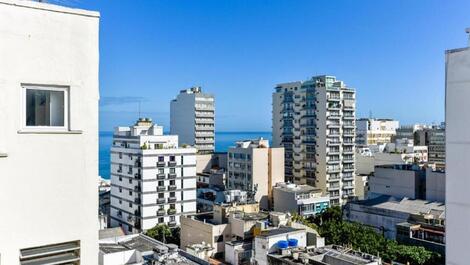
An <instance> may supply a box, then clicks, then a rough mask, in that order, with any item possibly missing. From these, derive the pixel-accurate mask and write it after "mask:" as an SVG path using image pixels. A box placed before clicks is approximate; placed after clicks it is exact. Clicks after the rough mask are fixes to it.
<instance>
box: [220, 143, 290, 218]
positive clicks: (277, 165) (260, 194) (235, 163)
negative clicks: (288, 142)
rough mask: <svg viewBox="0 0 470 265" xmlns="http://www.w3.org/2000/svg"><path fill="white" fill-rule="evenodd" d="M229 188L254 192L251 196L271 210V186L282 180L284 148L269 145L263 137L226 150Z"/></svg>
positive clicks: (264, 207)
mask: <svg viewBox="0 0 470 265" xmlns="http://www.w3.org/2000/svg"><path fill="white" fill-rule="evenodd" d="M227 170H228V171H227V186H228V188H229V189H240V190H246V191H250V192H252V191H256V193H255V197H254V199H255V200H256V201H258V202H259V203H260V207H261V208H263V209H270V207H271V206H272V201H273V196H272V195H273V187H274V186H276V183H278V182H283V181H284V148H282V147H278V148H270V147H269V141H268V140H266V139H262V138H261V139H258V140H247V141H240V142H237V145H236V146H235V147H231V148H229V149H228V167H227Z"/></svg>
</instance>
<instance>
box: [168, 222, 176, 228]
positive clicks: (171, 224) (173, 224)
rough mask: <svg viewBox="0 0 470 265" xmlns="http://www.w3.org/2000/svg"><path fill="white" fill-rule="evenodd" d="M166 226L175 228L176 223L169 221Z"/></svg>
mask: <svg viewBox="0 0 470 265" xmlns="http://www.w3.org/2000/svg"><path fill="white" fill-rule="evenodd" d="M168 226H169V227H175V226H176V221H169V222H168Z"/></svg>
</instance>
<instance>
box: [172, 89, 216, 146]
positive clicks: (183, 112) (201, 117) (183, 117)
mask: <svg viewBox="0 0 470 265" xmlns="http://www.w3.org/2000/svg"><path fill="white" fill-rule="evenodd" d="M170 133H171V134H174V135H178V137H179V142H180V144H181V145H182V144H188V145H193V146H195V147H196V149H197V150H198V153H199V154H207V153H213V152H214V149H215V144H214V143H215V140H214V139H215V101H214V96H213V95H211V94H207V93H203V92H202V90H201V88H200V87H192V88H190V89H185V90H181V91H180V93H179V94H178V96H177V97H176V99H174V100H172V101H171V104H170Z"/></svg>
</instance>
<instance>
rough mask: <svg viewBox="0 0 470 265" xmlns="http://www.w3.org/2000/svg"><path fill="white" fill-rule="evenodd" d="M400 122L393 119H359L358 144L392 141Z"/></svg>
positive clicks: (357, 127) (357, 128)
mask: <svg viewBox="0 0 470 265" xmlns="http://www.w3.org/2000/svg"><path fill="white" fill-rule="evenodd" d="M398 124H399V123H398V121H395V120H392V119H358V120H357V121H356V143H357V144H358V145H377V144H386V143H391V142H392V138H393V137H394V136H395V134H396V130H397V129H398V127H399V125H398Z"/></svg>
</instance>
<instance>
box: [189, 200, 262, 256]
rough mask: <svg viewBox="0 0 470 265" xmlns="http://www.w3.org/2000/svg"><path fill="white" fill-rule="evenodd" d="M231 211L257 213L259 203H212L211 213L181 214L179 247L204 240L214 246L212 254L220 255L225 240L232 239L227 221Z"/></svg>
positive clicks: (229, 224) (230, 228)
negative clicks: (212, 209) (212, 210)
mask: <svg viewBox="0 0 470 265" xmlns="http://www.w3.org/2000/svg"><path fill="white" fill-rule="evenodd" d="M232 212H244V213H258V212H259V205H258V203H247V204H239V205H235V204H234V205H232V204H230V205H214V212H213V214H194V215H187V216H182V217H181V218H180V222H181V233H180V235H181V245H180V247H181V249H187V248H188V247H190V246H192V245H195V244H201V243H203V242H204V244H206V245H208V246H210V247H213V248H214V253H213V255H214V256H218V255H219V256H220V255H222V254H223V252H224V249H225V242H226V241H231V240H232V227H231V223H230V222H229V216H230V213H232ZM235 230H237V229H235ZM239 230H240V229H239Z"/></svg>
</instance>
